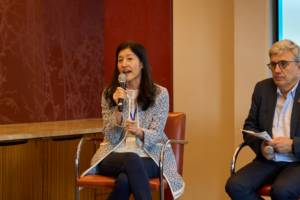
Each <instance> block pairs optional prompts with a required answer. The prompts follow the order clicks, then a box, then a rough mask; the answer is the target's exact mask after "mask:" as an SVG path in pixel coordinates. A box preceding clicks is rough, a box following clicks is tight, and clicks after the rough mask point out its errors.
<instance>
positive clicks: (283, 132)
mask: <svg viewBox="0 0 300 200" xmlns="http://www.w3.org/2000/svg"><path fill="white" fill-rule="evenodd" d="M298 84H299V82H298V83H297V84H296V85H295V86H294V88H293V89H292V90H291V91H290V92H289V93H288V94H287V97H286V99H284V97H283V95H282V93H281V91H280V89H279V88H277V103H276V107H275V113H274V119H273V127H272V133H273V134H272V135H273V138H275V137H285V138H291V134H290V129H291V116H292V110H293V104H294V97H295V93H296V89H297V87H298ZM273 161H275V162H295V161H297V159H296V158H295V156H294V154H293V153H292V152H289V153H284V154H279V153H275V158H274V159H273Z"/></svg>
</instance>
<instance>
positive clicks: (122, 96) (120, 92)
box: [113, 87, 127, 105]
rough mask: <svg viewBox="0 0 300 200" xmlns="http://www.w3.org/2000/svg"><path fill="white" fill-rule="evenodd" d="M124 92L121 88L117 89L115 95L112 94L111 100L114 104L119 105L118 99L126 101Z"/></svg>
mask: <svg viewBox="0 0 300 200" xmlns="http://www.w3.org/2000/svg"><path fill="white" fill-rule="evenodd" d="M126 92H127V91H126V90H124V89H123V88H121V87H117V89H116V91H115V93H114V94H113V99H114V101H115V102H116V104H117V105H118V103H119V99H126Z"/></svg>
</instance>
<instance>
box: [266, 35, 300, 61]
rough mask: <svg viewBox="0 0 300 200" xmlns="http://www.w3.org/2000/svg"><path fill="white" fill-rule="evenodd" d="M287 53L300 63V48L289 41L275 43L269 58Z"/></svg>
mask: <svg viewBox="0 0 300 200" xmlns="http://www.w3.org/2000/svg"><path fill="white" fill-rule="evenodd" d="M287 51H291V52H292V53H293V54H294V58H295V61H300V47H299V46H298V45H297V44H296V43H295V42H293V41H291V40H287V39H284V40H281V41H278V42H276V43H274V44H273V45H272V47H271V48H270V50H269V56H270V58H271V56H272V55H274V54H283V53H285V52H287Z"/></svg>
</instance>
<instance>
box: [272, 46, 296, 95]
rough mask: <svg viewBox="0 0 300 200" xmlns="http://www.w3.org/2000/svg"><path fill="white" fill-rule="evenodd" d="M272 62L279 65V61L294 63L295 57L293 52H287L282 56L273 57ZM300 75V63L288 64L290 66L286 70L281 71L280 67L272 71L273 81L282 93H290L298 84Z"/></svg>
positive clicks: (275, 55)
mask: <svg viewBox="0 0 300 200" xmlns="http://www.w3.org/2000/svg"><path fill="white" fill-rule="evenodd" d="M270 60H271V62H275V63H278V62H279V61H294V60H295V58H294V55H293V53H292V52H290V51H287V52H284V53H282V54H274V55H271V58H270ZM299 73H300V63H299V62H298V63H297V62H288V66H287V67H286V68H285V69H280V68H279V66H278V65H276V68H275V69H274V70H272V75H273V80H274V82H275V84H276V85H277V86H278V87H279V89H280V90H281V92H286V93H288V92H289V91H290V90H291V89H293V87H294V86H295V85H296V84H297V82H298V80H299V76H298V74H299Z"/></svg>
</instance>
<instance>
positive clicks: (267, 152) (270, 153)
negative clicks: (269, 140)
mask: <svg viewBox="0 0 300 200" xmlns="http://www.w3.org/2000/svg"><path fill="white" fill-rule="evenodd" d="M264 151H265V153H266V154H267V155H268V156H270V155H272V154H273V152H274V149H273V147H271V146H266V147H265V149H264Z"/></svg>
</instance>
